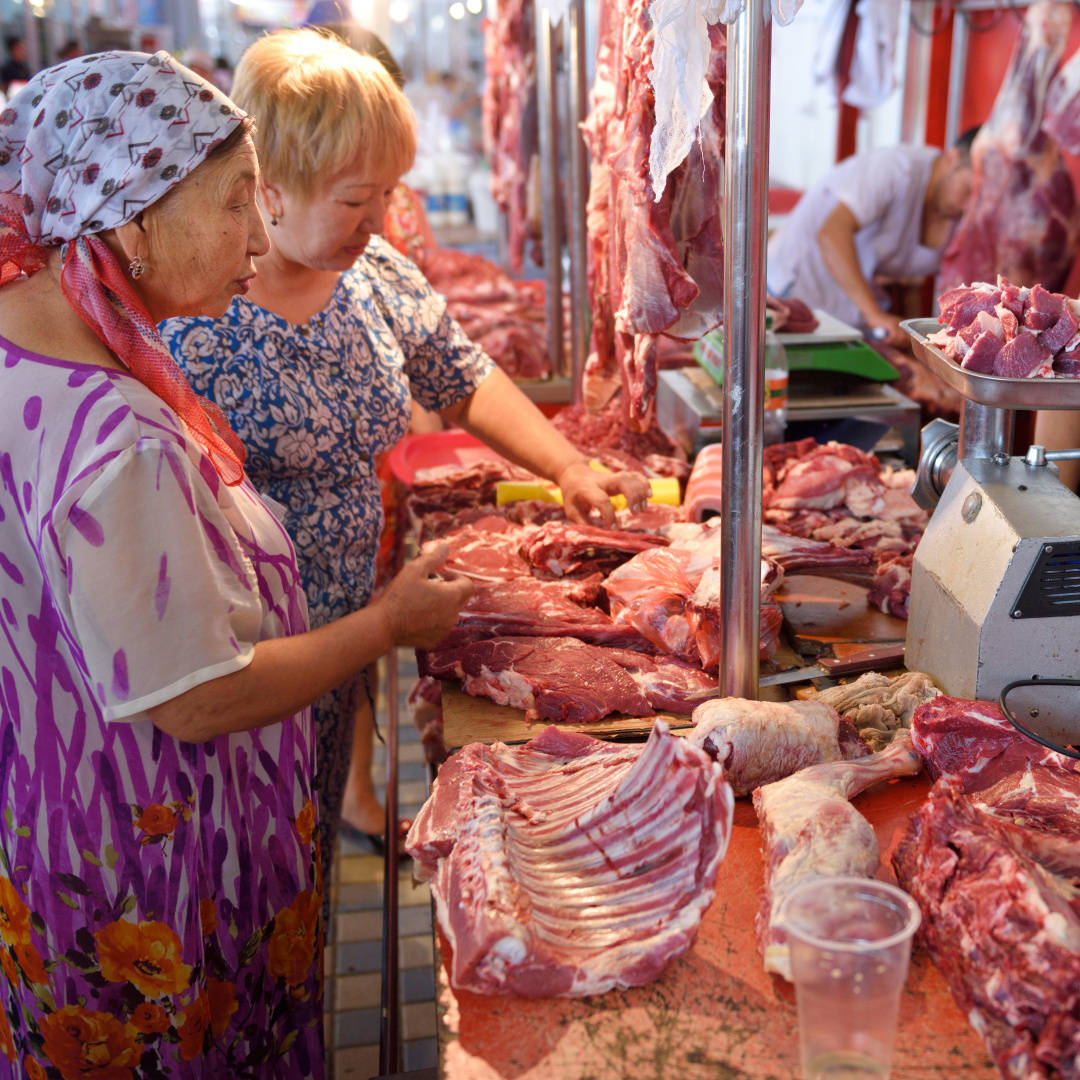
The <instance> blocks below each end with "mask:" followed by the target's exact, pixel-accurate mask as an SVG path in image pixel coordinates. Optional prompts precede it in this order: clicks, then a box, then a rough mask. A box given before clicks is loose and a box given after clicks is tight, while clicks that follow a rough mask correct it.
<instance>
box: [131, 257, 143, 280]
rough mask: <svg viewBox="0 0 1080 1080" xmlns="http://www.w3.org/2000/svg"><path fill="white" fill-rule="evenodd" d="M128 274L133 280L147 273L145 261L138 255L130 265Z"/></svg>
mask: <svg viewBox="0 0 1080 1080" xmlns="http://www.w3.org/2000/svg"><path fill="white" fill-rule="evenodd" d="M128 273H129V274H130V275H131V276H132V277H133V278H141V277H142V276H143V274H145V273H146V267H145V266H144V265H143V261H142V259H140V258H139V256H138V255H136V256H135V258H134V259H132V260H131V262H129V263H128Z"/></svg>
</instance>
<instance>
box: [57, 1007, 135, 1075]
mask: <svg viewBox="0 0 1080 1080" xmlns="http://www.w3.org/2000/svg"><path fill="white" fill-rule="evenodd" d="M40 1025H41V1036H42V1039H43V1040H44V1045H43V1048H42V1049H43V1050H44V1053H45V1056H46V1057H47V1058H48V1059H49V1060H50V1061H51V1062H52V1063H53V1064H54V1065H55V1066H56V1067H57V1068H58V1069H59V1070H60V1075H61V1076H62V1077H63V1078H64V1080H132V1070H133V1069H135V1068H137V1066H138V1064H139V1059H140V1058H141V1057H142V1048H141V1047H140V1046H139V1044H138V1043H137V1042H136V1041H135V1032H134V1031H132V1030H131V1029H130V1028H128V1027H126V1026H125V1025H124V1024H122V1023H120V1021H119V1020H117V1019H116V1017H115V1016H110V1015H109V1014H108V1013H103V1012H91V1011H90V1010H89V1009H85V1008H83V1006H82V1005H65V1006H64V1008H62V1009H58V1010H57V1011H56V1012H54V1013H48V1014H46V1015H44V1016H42V1017H41V1020H40Z"/></svg>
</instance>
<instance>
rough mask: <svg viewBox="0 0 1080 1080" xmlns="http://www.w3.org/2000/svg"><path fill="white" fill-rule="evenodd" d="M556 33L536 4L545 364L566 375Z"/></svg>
mask: <svg viewBox="0 0 1080 1080" xmlns="http://www.w3.org/2000/svg"><path fill="white" fill-rule="evenodd" d="M556 33H557V32H556V30H555V29H554V28H553V27H552V25H551V18H550V15H549V12H548V9H547V5H546V4H545V3H543V0H537V3H536V94H537V106H538V112H539V117H540V190H541V199H542V202H543V211H544V238H543V239H544V273H545V276H546V278H547V325H548V361H549V362H550V363H551V370H552V372H553V373H554V374H555V375H565V374H566V364H565V358H564V356H563V303H562V241H563V226H562V205H561V204H562V200H561V199H560V197H559V109H558V103H557V101H556V99H555V86H556V80H555V60H556V44H557V38H556Z"/></svg>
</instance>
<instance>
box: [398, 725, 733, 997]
mask: <svg viewBox="0 0 1080 1080" xmlns="http://www.w3.org/2000/svg"><path fill="white" fill-rule="evenodd" d="M733 805H734V802H733V798H732V795H731V789H730V787H729V786H728V784H727V783H726V782H725V781H724V778H723V770H722V769H721V768H720V766H718V765H716V764H715V763H714V762H712V761H710V760H709V758H708V757H707V756H706V755H705V754H703V753H702V752H701V751H700V750H698V749H697V748H695V747H693V746H690V745H688V744H687V743H686V741H685V740H684V739H678V738H675V737H674V736H672V735H671V734H670V733H669V731H668V729H667V726H666V725H665V724H664V723H662V722H657V723H656V725H655V726H654V727H653V731H652V734H651V735H650V737H649V740H648V742H647V743H645V744H644V745H637V746H624V745H618V744H611V743H602V742H598V741H597V740H595V739H591V738H588V737H587V736H584V735H577V734H573V733H570V732H560V731H559V730H557V729H555V728H548V729H547V730H546V731H545V732H543V733H542V734H541V735H539V736H537V738H535V739H533V740H531V741H530V742H528V743H526V744H525V745H524V746H521V747H508V746H504V745H503V744H502V743H494V744H493V745H491V746H485V745H483V744H481V743H473V744H471V745H469V746H466V747H464V748H463V749H462V750H460V751H458V752H457V753H456V754H455V755H454V756H453V757H452V758H450V760H449V761H447V762H446V764H445V765H443V767H442V768H441V769H440V771H439V776H438V779H437V780H436V781H435V785H434V788H433V789H432V793H431V797H430V798H429V799H428V801H427V802H426V803H425V804H424V806H423V807H422V808H421V810H420V813H419V814H418V815H417V817H416V820H415V821H414V822H413V826H412V828H411V829H410V830H409V835H408V838H407V840H406V849H407V850H408V852H409V854H410V855H411V856H412V857H413V866H414V873H415V874H416V877H417V878H418V879H420V880H422V881H429V882H430V885H431V893H432V897H433V899H434V901H435V911H436V915H437V917H438V922H439V927H440V929H441V930H442V933H443V935H444V936H445V938H446V940H447V942H448V943H449V945H450V947H451V950H452V952H453V958H452V961H451V964H450V980H451V982H452V984H453V985H454V986H455V987H458V988H464V989H469V990H475V991H478V992H479V993H484V994H506V993H515V994H521V995H523V996H526V997H569V996H579V995H584V994H599V993H603V992H604V991H606V990H610V989H612V988H615V987H628V986H640V985H642V984H644V983H647V982H649V981H650V980H652V979H654V978H656V977H657V976H658V975H659V974H660V973H661V972H662V971H663V970H664V969H665V968H666V967H667V966H668V964H670V963H671V962H672V960H674V959H675V958H676V957H678V956H681V955H682V954H683V953H684V952H685V951H686V950H687V949H688V948H689V947H690V945H691V944H692V943H693V940H694V937H695V935H696V933H697V928H698V925H699V923H700V921H701V916H702V913H703V912H704V911H705V909H706V908H707V907H708V906H709V904H710V903H711V902H712V898H713V888H714V882H715V879H716V873H717V869H718V868H719V866H720V862H721V860H722V859H723V857H724V853H725V852H726V850H727V845H728V840H729V839H730V836H731V819H732V812H733Z"/></svg>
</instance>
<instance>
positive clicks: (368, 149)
mask: <svg viewBox="0 0 1080 1080" xmlns="http://www.w3.org/2000/svg"><path fill="white" fill-rule="evenodd" d="M230 96H231V97H232V99H233V101H235V102H236V103H237V105H239V106H240V108H242V109H244V110H245V111H246V112H248V113H250V114H251V115H252V116H254V117H255V121H256V124H257V127H256V131H255V149H256V151H257V152H258V155H259V167H260V169H261V170H262V172H263V174H264V175H265V177H266V179H267V180H269V181H271V182H272V183H275V184H280V185H281V186H282V187H284V188H286V189H287V190H289V191H293V192H296V193H298V194H301V195H310V194H312V193H313V192H314V191H315V190H317V189H318V187H319V186H320V184H322V183H324V182H325V181H326V180H328V179H330V178H331V177H334V176H337V175H338V174H340V173H341V172H342V171H343V170H344V169H346V168H348V167H349V166H350V165H352V164H353V163H354V162H356V161H357V160H359V159H360V158H361V157H365V158H366V159H367V161H368V162H369V163H370V164H372V165H373V166H374V167H375V168H377V169H379V170H381V169H383V168H384V167H385V168H386V169H387V171H389V172H394V173H396V174H397V175H399V176H400V175H403V174H404V173H406V172H408V171H409V169H410V168H412V163H413V159H414V158H415V157H416V118H415V116H414V114H413V111H412V107H411V106H410V105H409V102H408V101H407V100H406V98H405V95H404V94H403V93H402V92H401V91H400V90H399V89H398V87H397V85H396V84H395V83H394V80H393V79H392V78H391V77H390V75H389V74H388V73H387V71H386V69H385V68H384V67H383V66H382V64H380V63H379V61H378V60H375V59H373V58H372V57H370V56H362V55H361V54H360V53H358V52H355V51H354V50H353V49H351V48H349V46H348V45H346V44H345V43H344V42H342V41H341V40H340V39H338V38H336V37H334V36H332V35H330V34H325V33H321V32H319V31H317V30H277V31H275V32H273V33H270V34H267V35H266V36H265V37H262V38H259V40H257V41H256V42H255V43H254V44H252V45H251V46H249V47H248V49H247V51H246V52H245V53H244V55H243V56H242V57H241V58H240V63H239V64H238V65H237V68H236V74H235V77H234V80H233V86H232V90H231V92H230Z"/></svg>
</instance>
